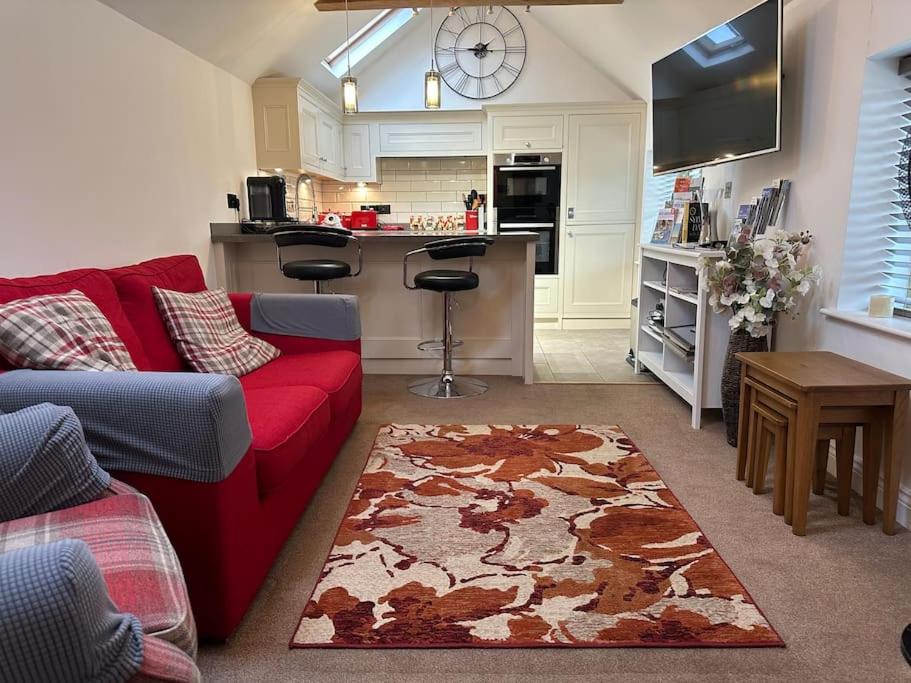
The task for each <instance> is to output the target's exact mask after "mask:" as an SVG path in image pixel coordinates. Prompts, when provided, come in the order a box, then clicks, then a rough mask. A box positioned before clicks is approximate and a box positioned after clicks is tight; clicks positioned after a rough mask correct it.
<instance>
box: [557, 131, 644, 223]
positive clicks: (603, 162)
mask: <svg viewBox="0 0 911 683" xmlns="http://www.w3.org/2000/svg"><path fill="white" fill-rule="evenodd" d="M641 125H642V121H641V116H640V115H639V114H638V113H633V114H571V115H570V116H569V149H568V154H567V156H566V158H565V159H564V168H565V169H566V213H565V215H566V225H593V224H594V225H597V224H602V223H607V222H611V221H632V222H635V221H636V215H637V213H638V207H639V176H640V175H641V173H640V169H639V157H640V153H639V152H640V150H639V145H640V127H641Z"/></svg>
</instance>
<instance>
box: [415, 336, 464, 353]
mask: <svg viewBox="0 0 911 683" xmlns="http://www.w3.org/2000/svg"><path fill="white" fill-rule="evenodd" d="M464 343H465V342H463V341H462V340H461V339H453V340H452V348H456V347H459V346H462V344H464ZM443 349H444V344H443V340H442V339H428V340H427V341H422V342H421V343H420V344H418V351H442V350H443Z"/></svg>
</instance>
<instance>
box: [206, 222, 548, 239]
mask: <svg viewBox="0 0 911 683" xmlns="http://www.w3.org/2000/svg"><path fill="white" fill-rule="evenodd" d="M288 229H289V230H293V229H294V228H288ZM209 232H210V234H211V240H212V242H213V243H215V244H219V243H221V244H226V243H235V244H236V243H244V242H249V243H254V244H255V243H257V242H272V240H273V238H272V235H268V234H260V233H245V232H241V229H240V223H209ZM352 234H353V235H354V236H355V237H357V238H358V239H361V240H387V239H395V240H409V239H410V240H419V239H424V240H429V239H443V238H446V237H478V236H480V237H492V238H493V239H494V240H497V241H501V240H505V241H510V242H534V241H536V240H537V239H538V234H537V233H535V232H525V231H515V232H504V233H484V232H481V233H479V232H477V231H475V232H468V231H465V230H352Z"/></svg>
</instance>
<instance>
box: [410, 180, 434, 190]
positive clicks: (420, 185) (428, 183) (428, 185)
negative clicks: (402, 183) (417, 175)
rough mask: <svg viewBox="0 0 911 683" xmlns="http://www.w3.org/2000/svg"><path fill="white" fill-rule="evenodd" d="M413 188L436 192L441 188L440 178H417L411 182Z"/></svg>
mask: <svg viewBox="0 0 911 683" xmlns="http://www.w3.org/2000/svg"><path fill="white" fill-rule="evenodd" d="M411 189H412V190H414V191H416V192H419V191H424V190H427V191H428V192H435V191H438V190H439V189H440V181H439V180H415V181H413V182H412V183H411Z"/></svg>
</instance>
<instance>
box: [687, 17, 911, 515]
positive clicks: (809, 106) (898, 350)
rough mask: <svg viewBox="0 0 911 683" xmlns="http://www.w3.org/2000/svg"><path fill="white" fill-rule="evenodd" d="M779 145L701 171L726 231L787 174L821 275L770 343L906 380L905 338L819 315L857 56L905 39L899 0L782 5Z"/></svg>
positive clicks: (846, 174) (858, 80)
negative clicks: (830, 355)
mask: <svg viewBox="0 0 911 683" xmlns="http://www.w3.org/2000/svg"><path fill="white" fill-rule="evenodd" d="M784 27H785V43H784V72H785V81H784V111H783V151H781V152H779V153H777V154H772V155H768V156H764V157H757V158H755V159H748V160H744V161H740V162H735V163H732V164H726V165H724V166H719V167H716V168H712V169H706V172H705V175H706V184H707V186H708V187H709V188H712V187H716V188H717V187H720V186H722V185H723V183H724V182H725V181H727V180H730V181H732V182H733V183H734V196H733V198H732V199H731V200H730V201H728V202H726V203H725V204H724V205H722V207H721V208H720V210H719V217H720V218H721V225H722V226H723V227H724V228H725V229H727V226H728V225H729V224H730V222H731V214H732V212H733V211H734V210H735V209H736V206H737V205H738V204H740V203H742V202H746V201H748V200H749V199H750V198H751V197H752V196H754V195H756V194H758V192H759V190H760V189H761V188H762V187H763V185H765V184H768V183H770V182H771V181H772V180H774V179H776V178H778V177H786V178H791V179H792V180H793V181H794V184H793V188H792V192H791V198H790V202H789V207H788V210H787V215H786V220H785V224H784V226H783V227H784V228H785V229H786V230H789V231H798V230H804V229H810V230H811V231H812V232H813V233H814V234H815V235H816V241H815V244H814V247H813V257H812V258H813V261H815V262H817V263H819V264H820V265H822V267H823V270H824V276H823V282H822V286H821V287H820V289H819V291H818V292H817V293H816V294H815V296H814V297H813V299H812V300H811V301H809V302H805V304H804V306H803V315H801V317H800V318H799V319H798V320H796V321H791V320H787V319H785V320H783V321H782V324H781V326H780V330H779V333H778V334H777V339H776V349H778V350H782V351H788V350H801V349H826V350H830V351H834V352H836V353H840V354H842V355H845V356H849V357H852V358H856V359H857V360H860V361H862V362H865V363H869V364H871V365H874V366H878V367H881V368H883V369H886V370H889V371H891V372H895V373H898V374H901V375H904V376H906V377H911V347H909V342H908V341H907V340H902V339H900V338H898V337H894V336H890V335H886V334H883V333H879V332H876V331H873V330H869V329H866V328H861V327H857V326H853V325H850V324H847V323H842V322H838V321H835V320H833V319H827V318H825V317H824V316H822V315H821V314H820V313H818V309H819V308H821V307H833V308H834V307H835V306H836V304H837V301H838V295H839V288H840V285H841V283H842V280H843V277H842V273H843V259H844V258H845V257H846V258H848V259H850V258H851V256H852V255H851V254H847V256H846V255H845V242H846V230H847V226H848V223H849V205H850V201H851V196H852V186H853V179H854V158H855V149H856V144H857V140H858V123H859V117H860V110H861V97H862V92H863V88H864V76H865V72H866V71H867V59H868V57H871V56H874V55H876V56H879V55H880V53H882V52H883V51H885V50H892V51H895V50H896V49H897V48H898V46H900V45H904V46H905V47H906V48H907V47H908V45H909V41H911V2H909V1H908V0H793V1H792V2H791V3H789V4H787V5H786V6H785V11H784ZM900 512H901V513H902V515H903V523H904V524H905V525H906V526H907V525H908V524H909V522H911V514H909V513H911V449H909V453H908V454H907V456H906V458H905V466H904V475H903V491H902V504H901V505H900Z"/></svg>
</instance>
